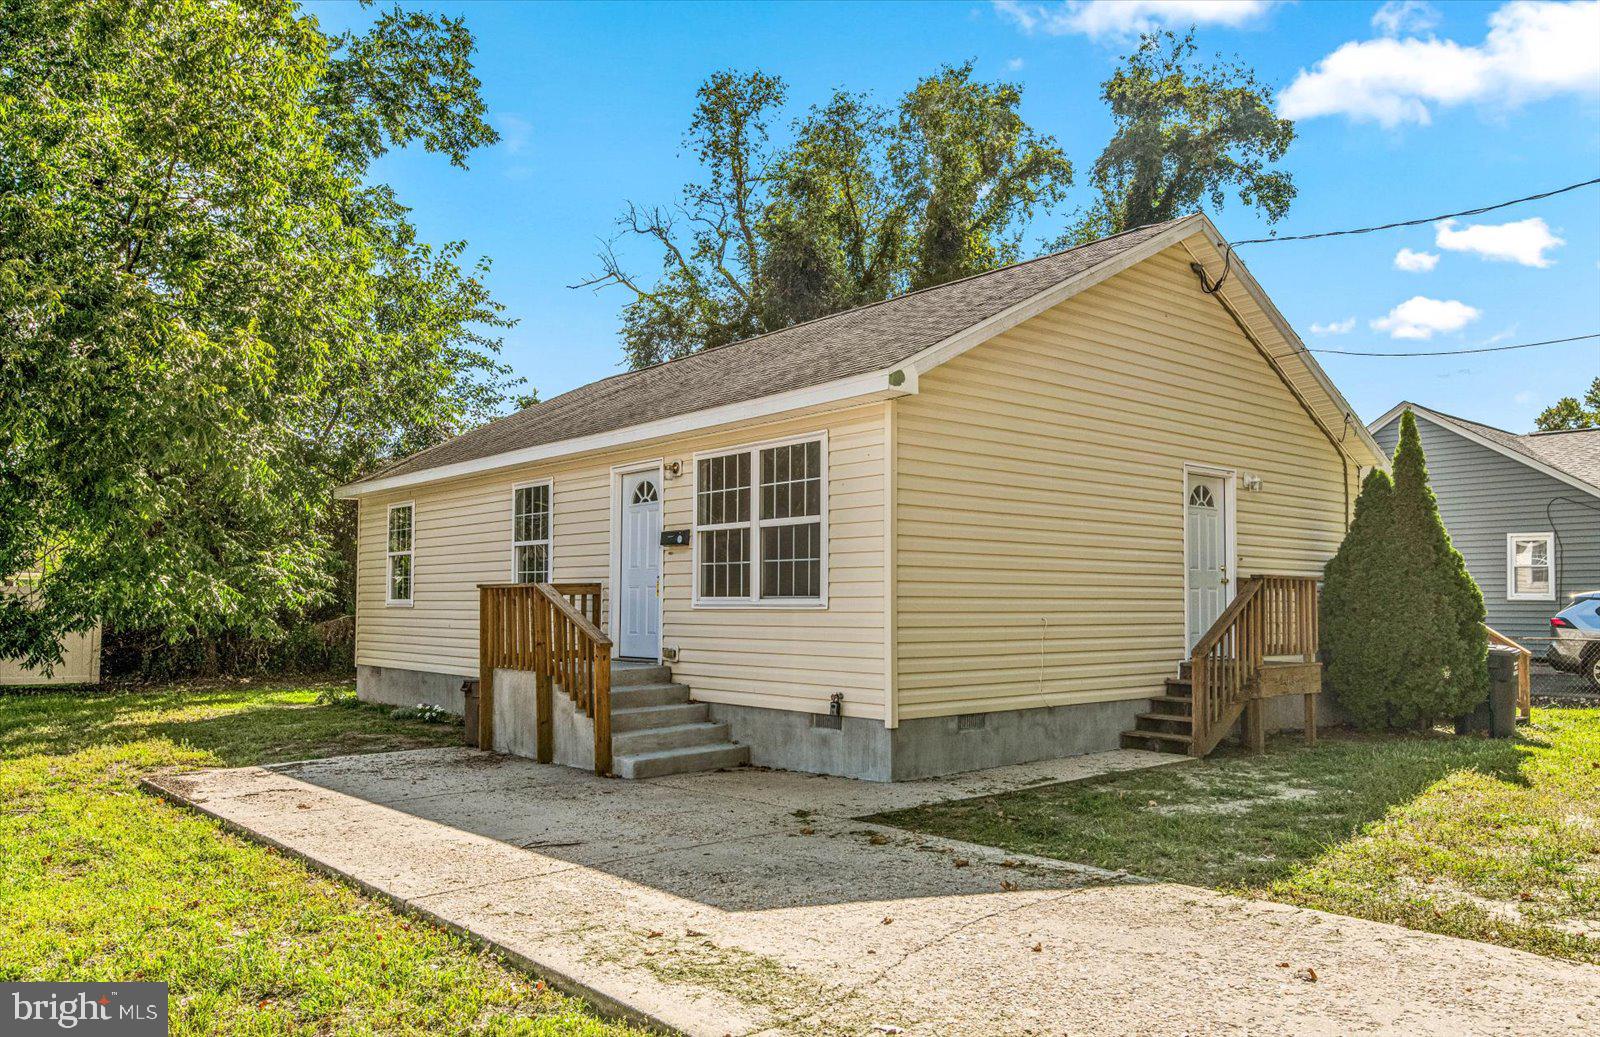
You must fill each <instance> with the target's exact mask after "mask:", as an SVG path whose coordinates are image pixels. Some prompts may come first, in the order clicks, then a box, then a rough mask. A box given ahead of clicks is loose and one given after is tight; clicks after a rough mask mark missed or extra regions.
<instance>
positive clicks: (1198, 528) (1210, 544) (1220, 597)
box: [1183, 475, 1233, 648]
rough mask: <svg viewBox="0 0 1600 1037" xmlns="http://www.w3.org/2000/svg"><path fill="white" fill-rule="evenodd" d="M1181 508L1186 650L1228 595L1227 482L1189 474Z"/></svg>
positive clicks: (1222, 607)
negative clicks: (1185, 494)
mask: <svg viewBox="0 0 1600 1037" xmlns="http://www.w3.org/2000/svg"><path fill="white" fill-rule="evenodd" d="M1187 485H1188V492H1187V503H1186V504H1185V505H1184V545H1185V550H1186V552H1187V554H1188V557H1187V558H1186V559H1184V584H1183V585H1184V588H1185V592H1186V593H1187V594H1188V605H1189V647H1190V648H1193V647H1194V643H1195V642H1196V641H1198V640H1200V637H1201V635H1203V634H1204V633H1205V632H1206V631H1207V630H1210V629H1211V624H1213V623H1215V622H1216V621H1217V617H1218V616H1220V615H1222V610H1223V609H1224V608H1226V607H1227V605H1228V601H1229V599H1230V596H1231V593H1232V591H1231V586H1232V585H1231V582H1230V581H1231V577H1232V575H1233V574H1232V573H1230V572H1228V528H1227V527H1228V509H1227V502H1226V501H1225V500H1224V498H1223V495H1224V494H1225V493H1226V492H1227V488H1228V481H1227V480H1226V479H1223V478H1221V477H1219V476H1214V475H1190V476H1189V479H1188V483H1187Z"/></svg>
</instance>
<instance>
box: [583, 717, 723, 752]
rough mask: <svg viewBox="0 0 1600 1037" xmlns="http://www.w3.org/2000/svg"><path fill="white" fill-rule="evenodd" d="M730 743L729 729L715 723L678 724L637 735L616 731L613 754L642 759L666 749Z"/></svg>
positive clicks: (649, 728)
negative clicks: (643, 755) (640, 757)
mask: <svg viewBox="0 0 1600 1037" xmlns="http://www.w3.org/2000/svg"><path fill="white" fill-rule="evenodd" d="M727 743H728V725H727V724H713V723H706V722H702V723H698V724H674V725H672V726H671V727H648V728H641V729H639V730H637V731H624V732H622V733H620V734H619V733H617V731H616V728H614V727H613V728H612V734H611V753H612V755H613V756H638V755H639V754H641V753H653V752H657V751H659V750H662V749H687V748H690V747H696V746H698V747H704V746H708V745H725V744H727Z"/></svg>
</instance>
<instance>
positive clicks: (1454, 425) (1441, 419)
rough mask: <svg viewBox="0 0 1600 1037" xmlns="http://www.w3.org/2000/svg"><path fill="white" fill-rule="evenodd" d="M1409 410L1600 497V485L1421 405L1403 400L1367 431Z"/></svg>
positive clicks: (1381, 425) (1573, 486)
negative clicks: (1521, 451) (1507, 446)
mask: <svg viewBox="0 0 1600 1037" xmlns="http://www.w3.org/2000/svg"><path fill="white" fill-rule="evenodd" d="M1408 410H1410V411H1415V412H1416V413H1418V414H1421V415H1422V416H1424V417H1426V418H1427V419H1428V420H1429V421H1431V422H1433V423H1434V424H1435V425H1440V426H1442V427H1444V428H1447V429H1449V430H1450V431H1451V432H1454V433H1455V434H1456V435H1458V436H1460V437H1461V438H1462V439H1465V440H1467V441H1469V442H1472V443H1476V444H1478V445H1479V446H1481V447H1487V448H1488V449H1490V450H1493V451H1494V452H1495V453H1497V454H1500V455H1501V456H1503V457H1509V458H1511V460H1513V461H1520V462H1521V463H1522V464H1524V465H1526V466H1527V467H1529V468H1532V469H1533V470H1534V471H1536V472H1540V473H1542V474H1544V475H1548V476H1549V477H1550V478H1552V479H1555V480H1557V481H1558V482H1564V483H1566V484H1567V485H1568V486H1571V487H1572V488H1574V489H1577V490H1582V491H1583V492H1585V493H1587V494H1590V495H1591V496H1594V497H1600V486H1595V485H1594V484H1592V483H1588V482H1585V481H1583V480H1582V479H1580V478H1578V477H1577V476H1575V475H1572V474H1571V473H1569V472H1564V471H1562V470H1561V469H1559V468H1557V467H1555V466H1554V465H1552V464H1547V463H1546V462H1544V461H1541V460H1539V459H1538V458H1537V457H1532V456H1529V455H1528V454H1522V453H1518V452H1517V451H1515V450H1509V449H1507V448H1506V446H1505V445H1504V444H1502V443H1496V442H1495V441H1494V440H1492V439H1490V438H1489V437H1488V436H1482V435H1479V434H1478V433H1476V432H1474V431H1473V430H1472V429H1470V428H1468V427H1466V426H1465V425H1463V424H1461V422H1459V421H1456V420H1455V419H1454V418H1452V417H1450V415H1448V414H1440V413H1439V412H1438V411H1436V410H1429V409H1428V408H1427V407H1424V406H1422V405H1420V404H1416V403H1409V402H1405V401H1402V402H1400V403H1398V404H1396V405H1395V406H1393V407H1391V408H1389V410H1388V412H1387V413H1385V414H1384V415H1383V416H1382V417H1380V418H1378V419H1377V420H1375V421H1374V422H1373V423H1372V424H1371V425H1369V426H1368V428H1372V429H1381V428H1383V427H1384V426H1385V425H1388V424H1389V423H1390V422H1392V421H1394V420H1395V419H1396V418H1398V417H1399V416H1400V415H1401V414H1403V413H1405V412H1406V411H1408ZM1511 434H1512V435H1515V434H1516V433H1511Z"/></svg>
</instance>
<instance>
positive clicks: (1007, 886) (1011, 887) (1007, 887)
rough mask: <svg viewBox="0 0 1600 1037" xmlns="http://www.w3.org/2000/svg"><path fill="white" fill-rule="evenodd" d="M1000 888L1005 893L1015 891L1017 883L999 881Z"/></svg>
mask: <svg viewBox="0 0 1600 1037" xmlns="http://www.w3.org/2000/svg"><path fill="white" fill-rule="evenodd" d="M1000 888H1001V889H1002V890H1004V891H1005V892H1007V893H1015V892H1016V891H1017V884H1016V883H1015V882H1002V883H1000Z"/></svg>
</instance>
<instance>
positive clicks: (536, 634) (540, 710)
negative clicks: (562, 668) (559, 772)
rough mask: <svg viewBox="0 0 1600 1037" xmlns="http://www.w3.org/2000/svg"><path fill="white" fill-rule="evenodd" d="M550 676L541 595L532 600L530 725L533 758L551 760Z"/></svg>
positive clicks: (553, 754) (547, 623) (545, 611)
mask: <svg viewBox="0 0 1600 1037" xmlns="http://www.w3.org/2000/svg"><path fill="white" fill-rule="evenodd" d="M552 683H553V682H552V680H551V677H550V603H549V602H547V601H545V600H544V597H543V596H542V595H540V596H536V597H535V598H534V603H533V718H534V719H533V724H534V729H533V730H534V750H533V756H534V759H536V760H538V761H539V762H540V763H552V762H554V760H555V758H556V718H555V713H554V710H555V696H554V695H553V694H552V693H551V685H552Z"/></svg>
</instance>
